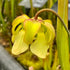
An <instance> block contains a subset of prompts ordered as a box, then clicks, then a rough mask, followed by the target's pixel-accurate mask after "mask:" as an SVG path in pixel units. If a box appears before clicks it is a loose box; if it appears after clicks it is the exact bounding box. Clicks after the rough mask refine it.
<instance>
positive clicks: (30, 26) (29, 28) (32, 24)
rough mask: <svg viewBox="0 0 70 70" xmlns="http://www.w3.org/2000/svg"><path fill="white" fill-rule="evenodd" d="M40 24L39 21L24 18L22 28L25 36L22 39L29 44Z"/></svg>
mask: <svg viewBox="0 0 70 70" xmlns="http://www.w3.org/2000/svg"><path fill="white" fill-rule="evenodd" d="M40 26H41V23H40V22H38V21H35V20H32V19H30V20H26V21H25V22H24V29H25V37H24V40H25V42H26V43H28V44H31V43H32V41H33V39H34V36H35V35H36V34H37V32H38V31H39V29H40Z"/></svg>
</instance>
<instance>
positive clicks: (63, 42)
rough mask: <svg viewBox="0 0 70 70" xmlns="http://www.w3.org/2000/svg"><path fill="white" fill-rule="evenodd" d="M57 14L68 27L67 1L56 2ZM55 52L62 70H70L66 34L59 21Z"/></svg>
mask: <svg viewBox="0 0 70 70" xmlns="http://www.w3.org/2000/svg"><path fill="white" fill-rule="evenodd" d="M58 14H59V15H60V16H61V18H62V19H63V21H64V22H65V24H66V26H68V0H58ZM57 50H58V56H59V61H60V64H61V68H62V70H70V69H69V45H68V34H67V33H66V31H65V29H64V27H63V25H62V24H61V22H60V21H59V19H58V20H57Z"/></svg>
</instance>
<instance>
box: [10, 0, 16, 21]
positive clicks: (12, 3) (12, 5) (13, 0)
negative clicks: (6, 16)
mask: <svg viewBox="0 0 70 70" xmlns="http://www.w3.org/2000/svg"><path fill="white" fill-rule="evenodd" d="M14 3H15V0H11V17H12V20H13V19H14V14H15V13H14V7H15V6H14Z"/></svg>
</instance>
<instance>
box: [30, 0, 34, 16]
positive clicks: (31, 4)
mask: <svg viewBox="0 0 70 70" xmlns="http://www.w3.org/2000/svg"><path fill="white" fill-rule="evenodd" d="M30 6H31V14H32V15H31V17H33V16H34V12H33V3H32V0H30Z"/></svg>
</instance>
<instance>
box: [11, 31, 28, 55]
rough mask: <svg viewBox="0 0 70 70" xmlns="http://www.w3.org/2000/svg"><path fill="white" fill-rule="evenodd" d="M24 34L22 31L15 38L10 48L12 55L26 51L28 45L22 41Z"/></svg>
mask: <svg viewBox="0 0 70 70" xmlns="http://www.w3.org/2000/svg"><path fill="white" fill-rule="evenodd" d="M24 34H25V32H24V30H21V31H20V32H19V33H18V35H17V36H16V40H15V42H14V45H13V48H12V53H13V54H14V55H19V54H21V53H23V52H25V51H26V50H27V49H28V45H27V44H26V43H25V42H24V41H23V38H24Z"/></svg>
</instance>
